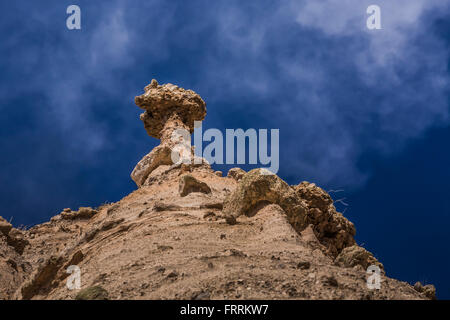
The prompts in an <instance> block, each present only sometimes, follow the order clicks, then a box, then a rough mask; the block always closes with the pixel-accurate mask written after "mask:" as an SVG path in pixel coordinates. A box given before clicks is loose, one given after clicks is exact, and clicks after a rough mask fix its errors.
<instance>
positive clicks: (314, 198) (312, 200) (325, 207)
mask: <svg viewBox="0 0 450 320" xmlns="http://www.w3.org/2000/svg"><path fill="white" fill-rule="evenodd" d="M294 190H295V191H296V193H297V195H298V196H299V197H300V198H301V199H303V200H304V202H305V203H306V207H307V212H308V213H307V215H308V219H307V220H308V223H309V224H312V225H313V226H314V232H315V233H316V234H317V237H318V238H319V239H320V241H321V242H322V243H324V244H325V246H326V247H327V248H328V251H329V253H330V254H331V255H333V256H337V255H338V254H339V252H341V251H342V249H344V248H345V247H348V246H351V245H353V244H355V240H354V238H353V237H354V236H355V233H356V230H355V226H354V225H353V223H351V222H350V221H349V220H347V219H346V218H345V217H344V216H343V215H342V214H341V213H339V212H337V211H336V208H335V206H334V205H333V199H331V197H330V195H329V194H328V193H326V192H325V191H324V190H322V189H321V188H319V187H317V186H316V185H315V184H314V183H309V182H306V181H305V182H302V183H300V184H299V185H297V186H294Z"/></svg>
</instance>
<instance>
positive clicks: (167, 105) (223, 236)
mask: <svg viewBox="0 0 450 320" xmlns="http://www.w3.org/2000/svg"><path fill="white" fill-rule="evenodd" d="M135 101H136V104H137V105H138V106H139V107H141V108H142V109H144V110H145V112H144V113H143V114H142V115H141V120H142V121H143V122H144V127H145V129H146V130H147V132H148V134H149V135H150V136H152V137H155V138H158V139H161V144H160V145H159V146H157V147H156V148H154V149H153V150H152V151H151V152H150V153H149V154H148V155H146V156H145V157H144V158H143V159H142V160H141V161H140V162H139V163H138V164H137V166H136V168H135V169H134V170H133V172H132V174H131V177H132V179H133V180H134V181H135V182H136V184H137V185H138V189H137V190H136V191H134V192H132V193H131V194H129V195H128V196H126V197H124V198H123V199H121V200H120V201H118V202H116V203H109V204H104V205H102V206H100V207H98V208H89V207H81V208H79V209H78V210H71V209H69V208H67V209H64V210H63V211H62V212H61V213H60V214H58V215H56V216H55V217H53V218H52V219H51V220H50V221H49V222H46V223H43V224H40V225H36V226H34V227H32V228H30V229H28V230H19V229H16V228H13V226H12V225H11V224H10V223H9V222H7V221H5V220H4V219H1V218H0V299H80V300H92V299H111V300H114V299H433V298H435V289H434V287H433V286H431V285H425V286H424V285H422V284H420V283H417V284H416V285H415V286H414V287H413V286H411V285H410V284H408V283H405V282H401V281H397V280H395V279H391V278H389V277H388V276H387V275H386V273H384V272H383V273H382V274H381V288H380V289H379V290H377V289H375V290H373V289H369V288H368V286H367V284H366V279H367V274H366V269H367V267H368V266H369V265H372V264H373V265H376V266H379V267H380V268H381V269H383V265H382V264H381V263H380V262H378V261H377V260H376V258H375V257H374V256H373V255H372V254H371V253H370V252H368V251H367V250H365V249H364V248H362V247H360V246H358V245H356V243H355V240H354V235H355V227H354V226H353V224H352V223H351V222H350V221H348V220H347V219H346V218H345V217H344V216H343V215H342V214H340V213H338V212H337V211H336V208H335V206H334V205H333V199H332V198H331V197H330V196H329V195H328V194H327V193H326V192H325V191H324V190H322V189H321V188H319V187H317V186H316V185H315V184H312V183H308V182H302V183H300V184H298V185H294V186H290V185H288V184H287V183H286V182H284V181H283V180H282V179H281V178H279V177H278V176H276V175H267V174H262V173H264V172H262V169H255V170H251V171H249V172H245V171H244V170H242V169H239V168H233V169H230V171H229V172H228V174H227V176H226V177H222V174H221V173H220V174H219V173H217V172H215V171H214V170H212V169H211V167H210V166H209V164H208V163H205V162H204V161H202V162H201V164H194V163H192V164H189V163H181V164H176V165H174V164H173V161H172V158H171V152H172V148H173V147H174V145H176V143H177V142H178V140H177V139H175V140H174V139H173V133H174V132H175V133H177V131H176V130H177V129H180V128H181V129H184V130H185V131H187V132H192V131H193V128H194V121H195V120H202V119H203V118H204V117H205V115H206V108H205V103H204V102H203V100H202V99H201V98H200V96H199V95H197V94H196V93H195V92H193V91H191V90H184V89H182V88H179V87H177V86H174V85H171V84H165V85H158V83H157V82H156V80H153V81H152V82H151V84H150V85H148V86H147V87H146V88H145V93H144V94H143V95H141V96H138V97H136V99H135ZM175 136H176V135H175ZM189 153H190V155H192V150H189ZM74 265H76V266H78V267H79V270H80V272H81V274H80V275H81V288H80V289H74V290H70V289H69V288H68V287H67V286H66V282H67V281H68V277H69V275H70V274H69V273H68V270H69V266H74ZM387 269H388V268H387ZM388 271H389V270H387V271H386V272H388Z"/></svg>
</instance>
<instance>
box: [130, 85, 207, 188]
mask: <svg viewBox="0 0 450 320" xmlns="http://www.w3.org/2000/svg"><path fill="white" fill-rule="evenodd" d="M144 90H145V93H144V94H143V95H140V96H137V97H136V98H135V103H136V105H137V106H139V107H140V108H142V109H144V110H145V112H144V113H142V114H141V116H140V118H141V120H142V121H143V122H144V127H145V129H146V130H147V133H148V134H149V135H150V136H152V137H155V138H158V139H161V144H160V145H159V146H157V147H156V148H154V149H153V150H152V151H151V152H150V153H149V154H147V155H146V156H144V158H142V160H141V161H139V163H138V164H137V165H136V167H135V168H134V170H133V172H132V173H131V178H132V179H133V181H134V182H136V184H137V186H138V187H141V186H142V185H143V184H144V183H145V181H146V180H147V178H148V176H149V175H150V173H151V172H152V171H154V170H155V169H156V168H157V167H159V166H161V165H174V166H176V165H178V163H174V162H176V161H174V159H172V151H174V147H175V146H177V145H178V144H180V143H182V142H184V143H186V142H187V140H189V142H190V137H185V136H184V133H192V132H193V131H194V121H201V120H203V119H204V118H205V116H206V105H205V102H204V101H203V100H202V98H201V97H200V96H199V95H198V94H197V93H195V92H194V91H192V90H185V89H183V88H180V87H177V86H175V85H173V84H164V85H158V82H157V81H156V80H155V79H153V80H152V82H151V83H150V84H149V85H148V86H146V87H145V89H144ZM177 130H179V132H177ZM187 138H189V139H187ZM177 151H178V152H182V153H184V152H187V153H188V154H183V156H184V157H189V158H190V159H191V161H192V162H191V163H192V164H193V165H197V166H198V165H199V164H205V163H206V162H205V161H204V159H200V161H198V160H199V159H195V157H194V156H193V149H192V148H190V147H189V146H188V147H187V148H186V150H184V151H183V150H177Z"/></svg>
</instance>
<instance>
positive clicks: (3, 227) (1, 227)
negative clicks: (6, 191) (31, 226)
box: [0, 216, 12, 236]
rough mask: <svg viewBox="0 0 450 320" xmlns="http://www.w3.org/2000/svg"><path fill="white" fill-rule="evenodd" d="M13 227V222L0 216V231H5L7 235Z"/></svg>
mask: <svg viewBox="0 0 450 320" xmlns="http://www.w3.org/2000/svg"><path fill="white" fill-rule="evenodd" d="M11 228H12V224H11V223H9V222H8V221H6V220H5V219H3V217H1V216H0V233H3V234H4V235H5V236H6V235H8V233H9V231H10V230H11Z"/></svg>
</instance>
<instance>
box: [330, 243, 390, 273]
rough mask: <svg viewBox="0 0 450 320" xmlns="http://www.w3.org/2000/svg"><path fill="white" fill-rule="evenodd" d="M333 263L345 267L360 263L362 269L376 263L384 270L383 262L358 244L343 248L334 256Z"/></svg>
mask: <svg viewBox="0 0 450 320" xmlns="http://www.w3.org/2000/svg"><path fill="white" fill-rule="evenodd" d="M335 263H336V264H337V265H339V266H341V267H345V268H353V267H354V266H356V265H360V266H362V267H363V268H364V270H367V268H368V267H369V266H371V265H376V266H378V267H379V268H380V269H381V270H384V267H383V264H381V263H380V262H378V260H377V259H376V258H375V257H374V256H373V254H372V253H371V252H369V251H367V250H366V249H364V248H362V247H360V246H358V245H353V246H350V247H347V248H344V249H343V250H342V251H341V253H340V254H339V255H338V256H337V257H336V259H335Z"/></svg>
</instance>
